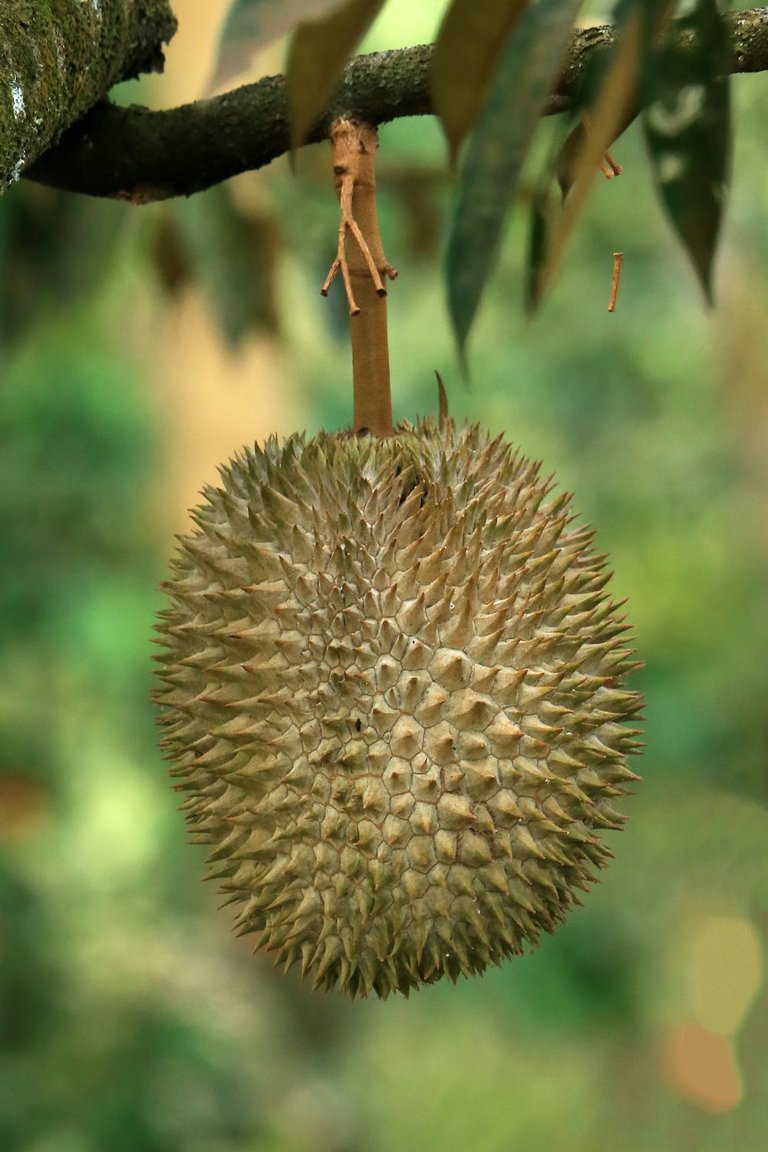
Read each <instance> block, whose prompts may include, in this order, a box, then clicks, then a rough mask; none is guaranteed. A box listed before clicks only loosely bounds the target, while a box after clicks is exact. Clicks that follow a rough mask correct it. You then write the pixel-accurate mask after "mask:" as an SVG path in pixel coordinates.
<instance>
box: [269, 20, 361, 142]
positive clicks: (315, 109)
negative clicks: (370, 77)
mask: <svg viewBox="0 0 768 1152" xmlns="http://www.w3.org/2000/svg"><path fill="white" fill-rule="evenodd" d="M383 4H384V0H347V3H346V4H342V6H341V7H340V8H339V9H338V11H335V12H331V13H330V15H328V16H325V17H324V18H322V19H318V20H312V21H310V22H307V23H302V24H301V25H300V26H299V27H298V28H297V29H296V31H295V33H294V35H293V39H292V40H291V47H290V50H289V52H288V63H287V65H286V69H285V79H286V87H287V92H288V116H289V119H290V125H291V147H292V148H298V147H299V146H300V145H301V144H303V142H304V139H305V137H306V135H307V133H308V132H309V130H310V128H311V127H312V125H313V124H314V122H315V120H317V118H318V116H320V115H321V114H322V113H323V112H324V111H325V108H326V106H327V104H328V101H329V100H330V98H331V96H332V95H333V91H334V89H335V87H336V85H337V83H338V80H339V77H340V76H341V73H342V70H343V68H344V65H345V64H346V62H347V60H348V59H349V57H350V55H351V54H352V52H353V51H354V50H355V48H356V47H357V45H358V44H359V42H360V40H361V39H362V38H363V36H364V35H365V33H366V32H367V31H368V28H369V27H370V25H371V24H372V23H373V21H374V20H375V19H376V17H377V16H378V14H379V11H380V9H381V8H382V6H383Z"/></svg>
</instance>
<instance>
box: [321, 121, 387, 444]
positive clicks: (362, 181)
mask: <svg viewBox="0 0 768 1152" xmlns="http://www.w3.org/2000/svg"><path fill="white" fill-rule="evenodd" d="M377 148H378V137H377V133H376V129H375V128H373V127H372V126H371V125H370V124H366V123H364V122H363V121H359V120H353V119H350V118H347V117H344V118H342V119H339V120H335V121H334V123H333V124H332V125H331V149H332V155H333V174H334V178H335V184H336V194H337V195H338V197H339V204H340V206H341V220H340V222H339V240H338V249H337V252H336V259H335V260H334V262H333V264H332V265H331V270H330V272H329V273H328V275H327V277H326V280H325V283H324V284H323V287H322V289H321V291H322V294H323V296H327V294H328V289H329V288H330V286H331V282H332V280H333V278H334V277H335V275H336V273H337V272H339V271H340V272H341V276H342V279H343V281H344V289H345V292H346V294H347V303H348V304H349V327H350V335H351V337H352V377H353V388H354V412H353V429H354V431H355V432H369V433H370V434H371V435H373V436H388V435H391V433H392V395H391V391H390V383H389V343H388V340H387V299H386V297H387V290H386V288H385V286H384V277H385V276H388V277H389V278H390V280H394V278H395V276H396V275H397V272H396V271H395V269H394V268H393V267H392V265H391V264H390V263H389V262H388V261H387V259H386V258H385V256H384V250H383V248H382V244H381V234H380V232H379V221H378V216H377V214H376V167H375V165H376V149H377Z"/></svg>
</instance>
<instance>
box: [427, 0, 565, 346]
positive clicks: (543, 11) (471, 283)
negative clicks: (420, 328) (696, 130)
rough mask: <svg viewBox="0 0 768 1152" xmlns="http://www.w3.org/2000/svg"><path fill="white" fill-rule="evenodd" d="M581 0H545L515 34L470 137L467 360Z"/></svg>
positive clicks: (460, 234) (456, 282) (459, 224)
mask: <svg viewBox="0 0 768 1152" xmlns="http://www.w3.org/2000/svg"><path fill="white" fill-rule="evenodd" d="M580 7H581V2H580V0H539V2H538V3H537V4H534V5H533V6H532V7H530V8H528V9H527V11H526V12H525V14H524V15H523V16H522V18H521V20H520V22H519V24H518V26H517V28H516V29H515V32H514V34H513V36H512V38H511V39H510V40H509V41H508V43H507V45H506V48H505V49H504V53H503V55H502V58H501V61H500V63H499V68H498V71H497V73H496V76H495V77H494V79H493V82H492V84H491V88H490V91H489V93H488V99H487V101H486V104H485V107H484V108H483V110H482V113H481V114H480V118H479V120H478V121H477V124H476V125H475V128H474V131H473V133H472V135H471V137H470V140H469V145H468V148H467V152H466V156H465V158H464V163H463V165H462V172H461V178H460V180H459V187H458V191H457V195H456V201H455V206H454V211H453V216H452V220H451V225H450V233H449V237H448V248H447V255H446V279H447V283H448V308H449V312H450V316H451V322H452V324H453V328H454V332H455V334H456V340H457V344H458V349H459V355H460V356H461V358H462V360H463V359H464V356H465V346H466V341H467V336H468V335H469V331H470V328H471V327H472V322H473V320H474V318H475V313H476V312H477V308H478V305H479V303H480V298H481V296H482V294H483V289H484V288H485V285H486V282H487V280H488V277H489V275H490V273H491V271H492V269H493V267H494V265H495V262H496V258H497V253H498V248H499V241H500V238H501V230H502V224H503V222H504V216H505V214H506V211H507V208H508V207H509V205H510V203H511V201H512V199H513V198H514V195H515V193H516V191H517V187H518V183H519V180H520V173H521V171H522V168H523V163H524V162H525V158H526V156H527V154H528V149H529V147H530V143H531V140H532V139H533V134H534V131H535V129H536V125H537V124H538V122H539V118H540V116H541V114H542V112H543V111H544V109H545V107H546V104H547V98H548V96H549V93H550V91H551V88H552V83H553V81H554V80H555V79H556V77H557V74H558V71H559V69H560V67H561V65H562V62H563V57H564V55H565V50H566V46H567V43H568V36H569V33H570V30H571V25H572V23H573V19H574V17H575V16H576V14H577V12H578V10H579V8H580Z"/></svg>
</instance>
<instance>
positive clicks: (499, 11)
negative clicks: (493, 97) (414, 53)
mask: <svg viewBox="0 0 768 1152" xmlns="http://www.w3.org/2000/svg"><path fill="white" fill-rule="evenodd" d="M528 3H529V0H484V2H483V3H478V0H453V3H452V4H451V6H450V8H449V9H448V11H447V12H446V14H445V16H444V18H443V22H442V24H441V25H440V30H439V32H438V34H437V40H436V41H435V51H434V55H433V57H432V77H431V84H432V101H433V103H434V106H435V111H436V112H437V115H438V116H439V117H440V122H441V124H442V125H443V129H444V131H445V135H446V137H447V140H448V148H449V150H450V157H451V165H452V166H453V165H454V164H455V163H456V159H457V157H458V154H459V149H460V147H461V145H462V143H463V141H464V138H465V136H466V135H467V133H468V132H470V131H471V130H472V127H473V125H474V124H475V121H476V120H477V117H478V115H479V114H480V109H481V108H482V106H483V101H484V100H485V97H486V94H487V92H488V89H489V87H490V83H491V80H492V79H493V75H494V72H495V71H496V67H497V65H498V63H499V59H500V57H501V54H502V52H503V50H504V45H505V43H506V42H507V40H508V39H509V36H510V34H511V32H512V30H513V29H514V27H515V25H516V24H517V23H518V21H519V19H520V17H521V16H522V14H523V12H524V11H525V9H526V8H527V7H528Z"/></svg>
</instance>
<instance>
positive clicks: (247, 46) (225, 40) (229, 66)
mask: <svg viewBox="0 0 768 1152" xmlns="http://www.w3.org/2000/svg"><path fill="white" fill-rule="evenodd" d="M338 3H339V0H232V3H231V4H230V6H229V9H228V11H227V14H226V17H225V19H224V23H223V25H222V28H221V33H220V35H219V45H218V49H217V53H216V63H215V67H214V72H213V79H212V80H211V83H210V86H209V87H210V88H211V89H213V88H221V87H223V85H225V84H228V83H229V82H230V81H231V80H232V79H233V78H234V77H235V76H239V75H240V73H241V72H246V71H247V70H248V68H250V66H251V62H252V60H253V57H254V54H255V53H256V52H257V51H258V49H259V48H263V47H264V46H265V45H266V44H269V43H271V42H272V41H273V40H277V39H278V38H279V37H280V36H285V34H286V33H287V32H290V31H291V29H292V28H294V27H295V26H296V25H297V24H299V23H300V22H301V21H302V20H309V19H312V18H315V17H321V16H323V15H324V14H325V13H326V12H328V11H329V10H330V9H331V8H334V7H337V6H338Z"/></svg>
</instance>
